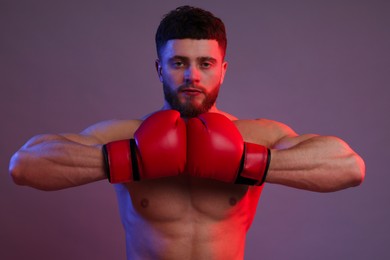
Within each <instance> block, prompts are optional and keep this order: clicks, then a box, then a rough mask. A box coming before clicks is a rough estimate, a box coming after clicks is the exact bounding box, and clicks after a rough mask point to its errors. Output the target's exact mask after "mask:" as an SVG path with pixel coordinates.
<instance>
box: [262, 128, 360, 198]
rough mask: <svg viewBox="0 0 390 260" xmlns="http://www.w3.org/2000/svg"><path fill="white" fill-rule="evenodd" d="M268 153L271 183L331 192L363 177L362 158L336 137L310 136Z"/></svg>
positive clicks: (269, 179)
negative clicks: (270, 155)
mask: <svg viewBox="0 0 390 260" xmlns="http://www.w3.org/2000/svg"><path fill="white" fill-rule="evenodd" d="M282 146H283V145H282ZM271 154H272V159H271V164H270V167H269V172H268V176H267V179H266V181H267V182H270V183H276V184H282V185H287V186H291V187H295V188H299V189H305V190H311V191H318V192H330V191H336V190H341V189H345V188H348V187H352V186H357V185H359V184H360V183H361V182H362V181H363V178H364V173H365V166H364V162H363V160H362V159H361V158H360V156H359V155H357V154H356V153H355V152H354V151H353V150H352V149H351V148H350V147H349V146H348V145H347V144H346V143H344V142H343V141H342V140H340V139H338V138H336V137H329V136H314V137H310V138H308V139H306V140H304V141H302V142H299V143H298V144H295V145H293V146H291V147H289V148H287V149H279V150H278V149H275V150H272V152H271Z"/></svg>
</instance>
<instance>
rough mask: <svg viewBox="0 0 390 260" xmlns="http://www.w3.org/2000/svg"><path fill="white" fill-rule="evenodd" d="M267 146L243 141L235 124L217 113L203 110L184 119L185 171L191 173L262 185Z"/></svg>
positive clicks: (268, 156) (268, 153)
mask: <svg viewBox="0 0 390 260" xmlns="http://www.w3.org/2000/svg"><path fill="white" fill-rule="evenodd" d="M270 159H271V155H270V150H269V149H268V148H266V147H264V146H262V145H257V144H252V143H244V141H243V139H242V136H241V134H240V132H239V131H238V129H237V128H236V126H235V125H234V124H233V122H232V121H230V119H228V118H227V117H225V116H223V115H221V114H218V113H205V114H202V115H200V116H198V117H197V118H191V119H190V120H189V121H188V123H187V171H188V172H189V173H190V175H192V176H197V177H202V178H210V179H216V180H219V181H223V182H228V183H236V184H247V185H262V184H263V183H264V181H265V177H266V174H267V171H268V166H269V163H270Z"/></svg>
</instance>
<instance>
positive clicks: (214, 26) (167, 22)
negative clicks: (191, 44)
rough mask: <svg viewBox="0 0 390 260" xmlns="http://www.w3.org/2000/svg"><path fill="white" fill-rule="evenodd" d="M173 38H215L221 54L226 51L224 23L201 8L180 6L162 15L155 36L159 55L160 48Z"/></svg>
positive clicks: (223, 54)
mask: <svg viewBox="0 0 390 260" xmlns="http://www.w3.org/2000/svg"><path fill="white" fill-rule="evenodd" d="M174 39H196V40H217V42H218V45H219V47H220V48H221V50H222V56H223V57H224V56H225V53H226V46H227V40H226V31H225V25H224V24H223V22H222V20H221V19H219V18H218V17H215V16H214V15H213V14H212V13H210V12H208V11H206V10H203V9H201V8H197V7H192V6H188V5H185V6H180V7H178V8H176V9H175V10H172V11H170V12H169V13H168V14H166V15H165V16H164V18H163V19H162V20H161V22H160V25H159V26H158V29H157V32H156V38H155V40H156V48H157V54H158V56H159V57H160V54H161V53H160V51H161V48H162V47H164V45H165V44H166V43H167V42H168V41H169V40H174Z"/></svg>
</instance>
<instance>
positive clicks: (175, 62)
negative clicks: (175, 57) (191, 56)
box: [172, 61, 184, 68]
mask: <svg viewBox="0 0 390 260" xmlns="http://www.w3.org/2000/svg"><path fill="white" fill-rule="evenodd" d="M172 66H173V67H175V68H181V67H183V66H184V63H183V62H181V61H174V62H173V63H172Z"/></svg>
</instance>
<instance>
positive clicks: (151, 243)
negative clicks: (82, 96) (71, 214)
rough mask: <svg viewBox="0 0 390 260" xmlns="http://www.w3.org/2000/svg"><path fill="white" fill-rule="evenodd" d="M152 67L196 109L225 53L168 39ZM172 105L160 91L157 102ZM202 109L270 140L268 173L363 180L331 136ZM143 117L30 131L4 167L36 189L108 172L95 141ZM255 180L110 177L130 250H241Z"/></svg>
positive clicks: (318, 181) (121, 133)
mask: <svg viewBox="0 0 390 260" xmlns="http://www.w3.org/2000/svg"><path fill="white" fill-rule="evenodd" d="M211 60H212V64H207V63H208V62H210V61H211ZM156 70H157V73H158V77H159V79H160V81H161V82H162V83H163V84H165V86H166V87H169V90H170V91H171V92H172V93H173V94H174V95H176V97H177V100H178V102H179V103H180V104H181V105H183V106H184V107H192V108H196V109H198V108H199V109H201V108H202V102H203V100H204V99H205V98H206V96H210V95H211V96H212V95H213V93H217V92H218V90H219V87H220V85H221V84H222V82H223V79H224V75H225V73H226V70H227V63H226V62H225V61H224V60H223V55H222V51H221V50H220V49H219V46H218V43H217V42H216V41H214V40H191V39H183V40H171V41H169V42H168V43H167V45H166V46H165V47H164V48H163V51H162V53H161V55H160V59H159V60H157V61H156ZM183 86H186V87H187V89H185V88H183ZM188 86H190V87H188ZM171 108H172V106H171V104H169V103H168V102H167V101H166V102H165V103H164V105H163V107H162V109H163V110H164V109H171ZM209 111H212V112H216V113H221V114H224V115H225V116H227V117H228V118H230V119H231V120H232V121H233V123H234V124H235V125H236V127H237V128H238V129H239V131H240V133H241V135H242V136H243V139H244V140H245V141H246V142H251V143H256V144H261V145H265V146H267V147H269V148H271V154H272V159H271V164H270V168H269V172H268V175H267V179H266V182H268V183H275V184H281V185H285V186H290V187H294V188H298V189H305V190H310V191H317V192H331V191H337V190H341V189H346V188H349V187H353V186H357V185H359V184H360V183H361V182H362V181H363V178H364V174H365V166H364V162H363V160H362V159H361V158H360V156H359V155H357V154H356V153H355V152H354V151H353V150H352V149H351V148H350V147H349V146H348V145H347V144H346V143H345V142H344V141H342V140H340V139H339V138H337V137H331V136H318V135H312V134H308V135H297V134H296V133H295V132H294V131H293V130H292V129H290V128H289V127H288V126H286V125H284V124H281V123H279V122H275V121H270V120H265V119H258V120H238V119H237V118H235V117H234V116H232V115H230V114H228V113H226V112H223V111H220V110H218V109H217V107H216V105H215V103H214V104H213V105H212V106H211V107H210V110H209ZM141 123H142V120H123V121H106V122H102V123H98V124H96V125H93V126H91V127H89V128H87V129H86V130H84V131H83V132H81V133H80V134H61V135H40V136H36V137H33V138H32V139H30V140H29V141H28V142H27V143H26V144H25V145H24V146H23V147H22V148H21V149H20V150H19V151H17V152H16V153H15V154H14V156H13V157H12V158H11V162H10V174H11V176H12V178H13V179H14V181H15V183H17V184H20V185H28V186H31V187H34V188H38V189H42V190H58V189H63V188H69V187H74V186H78V185H83V184H87V183H90V182H94V181H98V180H103V179H106V177H105V172H104V164H103V157H102V153H101V146H102V144H105V143H108V142H110V141H113V140H121V139H128V138H132V137H133V134H134V132H135V131H136V129H137V128H138V127H139V126H140V124H141ZM262 188H263V186H260V187H259V186H255V187H253V186H246V185H234V184H228V183H223V182H219V181H215V180H210V179H200V178H195V177H191V176H188V175H185V174H184V175H179V176H176V177H168V178H162V179H153V180H142V181H140V182H131V183H125V184H116V185H115V190H116V193H117V198H118V203H119V208H120V215H121V219H122V223H123V225H124V228H125V233H126V242H127V243H126V244H127V255H128V259H243V257H244V248H245V236H246V232H247V231H248V229H249V228H250V226H251V223H252V221H253V218H254V215H255V211H256V207H257V203H258V200H259V198H260V195H261V191H262Z"/></svg>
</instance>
